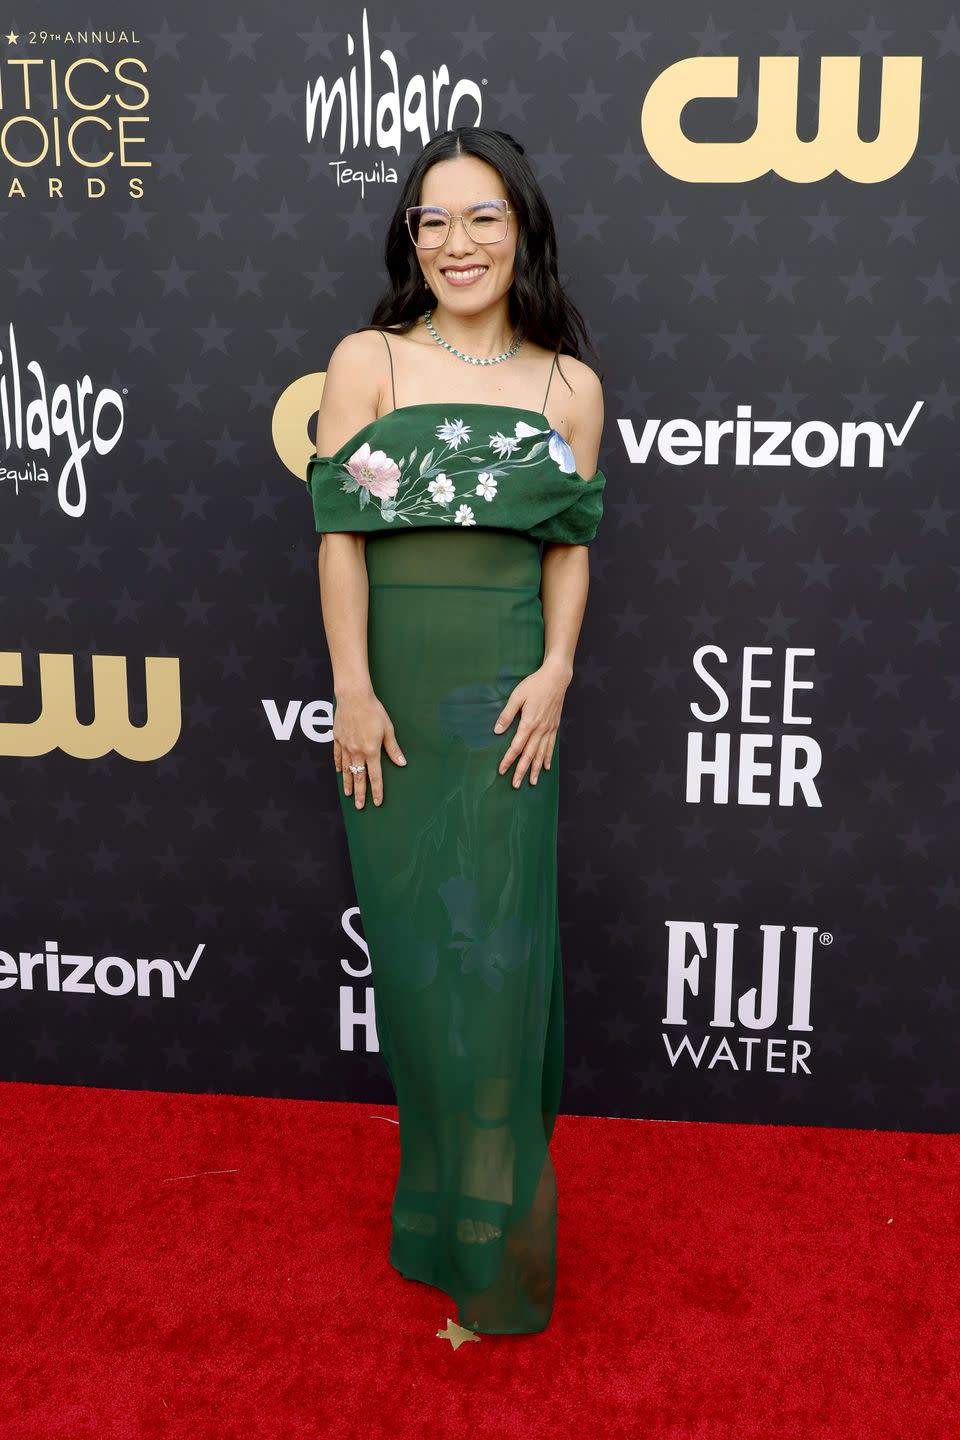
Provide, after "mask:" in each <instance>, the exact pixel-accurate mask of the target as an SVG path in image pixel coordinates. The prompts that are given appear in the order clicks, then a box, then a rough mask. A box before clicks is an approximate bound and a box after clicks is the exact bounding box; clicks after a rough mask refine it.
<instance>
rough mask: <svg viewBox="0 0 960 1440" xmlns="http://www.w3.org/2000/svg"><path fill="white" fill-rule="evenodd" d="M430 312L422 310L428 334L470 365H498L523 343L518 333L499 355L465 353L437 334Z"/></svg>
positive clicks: (513, 353)
mask: <svg viewBox="0 0 960 1440" xmlns="http://www.w3.org/2000/svg"><path fill="white" fill-rule="evenodd" d="M432 314H433V310H432V309H430V310H425V311H424V312H423V323H424V324H425V325H426V327H427V329H428V330H429V331H430V334H431V335H432V336H433V338H434V340H436V342H437V344H438V345H442V346H443V348H444V350H449V351H450V353H451V355H457V356H459V358H460V359H461V360H466V361H467V362H468V363H469V364H470V365H499V363H500V361H501V360H509V359H510V356H511V355H516V353H517V351H518V350H519V349H520V346H521V345H522V344H523V336H522V335H520V334H519V333H518V334H517V335H516V336H515V337H514V341H513V344H512V345H511V346H510V349H509V350H501V352H500V354H499V355H490V356H485V355H465V354H464V353H463V351H462V350H458V349H457V347H456V345H451V344H450V342H449V340H444V339H442V338H441V337H440V336H439V335H438V334H437V332H436V330H435V329H434V328H433V326H432V325H431V323H430V316H431V315H432Z"/></svg>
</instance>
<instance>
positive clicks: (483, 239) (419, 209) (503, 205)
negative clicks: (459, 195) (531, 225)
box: [405, 199, 515, 250]
mask: <svg viewBox="0 0 960 1440" xmlns="http://www.w3.org/2000/svg"><path fill="white" fill-rule="evenodd" d="M491 207H494V208H496V209H497V210H499V211H500V212H501V215H502V218H503V226H502V233H501V234H499V235H490V234H489V233H488V231H487V230H486V229H485V227H484V226H482V225H481V227H480V230H479V232H478V233H475V232H474V230H473V228H472V227H471V221H473V220H476V219H477V218H478V217H477V215H476V211H478V210H489V209H491ZM514 213H515V212H514V211H513V210H512V209H511V207H510V206H509V205H508V204H507V202H506V200H499V199H498V200H478V201H477V202H476V203H475V204H474V205H468V206H467V208H466V210H462V211H461V212H460V214H459V215H451V214H450V211H449V210H448V209H447V208H446V206H445V205H411V206H410V207H409V208H408V209H407V211H406V215H405V218H406V222H407V233H408V234H409V236H410V239H411V240H412V241H413V243H414V245H415V246H416V247H417V249H418V250H437V249H439V247H440V246H441V245H443V244H445V243H446V239H447V236H448V235H449V234H450V229H451V227H452V225H453V222H454V221H455V220H459V221H460V223H461V224H462V225H463V228H464V230H465V232H466V234H467V235H468V236H469V237H470V239H471V240H473V241H474V243H475V244H477V245H496V244H498V243H499V241H501V240H505V239H506V237H507V226H508V224H509V221H508V220H507V216H508V215H513V214H514ZM420 215H431V216H437V217H442V216H445V217H446V221H447V223H446V225H445V227H444V228H443V230H442V231H440V230H438V231H437V232H436V233H437V236H438V237H439V238H437V239H431V241H430V242H429V244H424V242H423V240H422V239H420V240H418V239H417V238H416V231H415V228H414V227H415V224H416V219H415V217H417V216H420Z"/></svg>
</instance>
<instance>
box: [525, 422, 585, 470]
mask: <svg viewBox="0 0 960 1440" xmlns="http://www.w3.org/2000/svg"><path fill="white" fill-rule="evenodd" d="M514 434H515V435H517V436H522V435H548V436H549V437H550V438H549V439H548V441H547V450H548V451H549V453H550V459H551V460H552V461H553V462H554V463H555V464H556V465H558V466H559V467H560V469H561V470H562V471H563V473H564V475H573V474H575V473H576V469H577V462H576V460H575V459H574V457H573V451H572V450H571V449H570V446H569V445H568V444H567V442H566V440H564V438H563V436H562V435H561V434H560V431H559V430H553V429H551V428H550V427H549V426H547V427H544V426H542V425H541V426H536V425H528V424H527V422H526V420H518V421H517V423H516V425H515V426H514Z"/></svg>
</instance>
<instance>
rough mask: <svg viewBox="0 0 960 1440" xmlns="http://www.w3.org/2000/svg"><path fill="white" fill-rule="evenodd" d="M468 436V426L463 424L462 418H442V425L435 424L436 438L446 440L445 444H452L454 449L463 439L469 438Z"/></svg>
mask: <svg viewBox="0 0 960 1440" xmlns="http://www.w3.org/2000/svg"><path fill="white" fill-rule="evenodd" d="M469 438H470V426H469V425H464V423H463V421H462V420H444V422H443V424H442V425H438V426H437V439H438V440H446V442H447V444H448V445H452V446H453V448H454V450H456V449H457V448H458V446H460V445H461V444H462V443H463V441H464V440H469Z"/></svg>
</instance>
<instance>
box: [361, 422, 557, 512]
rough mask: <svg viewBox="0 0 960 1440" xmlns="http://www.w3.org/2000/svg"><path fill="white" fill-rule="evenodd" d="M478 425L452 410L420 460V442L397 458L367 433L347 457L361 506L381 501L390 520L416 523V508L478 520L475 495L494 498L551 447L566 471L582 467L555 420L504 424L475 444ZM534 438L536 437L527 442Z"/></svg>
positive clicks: (489, 500) (487, 501) (551, 454)
mask: <svg viewBox="0 0 960 1440" xmlns="http://www.w3.org/2000/svg"><path fill="white" fill-rule="evenodd" d="M472 428H473V427H472V426H470V425H468V424H466V423H465V422H464V421H463V420H462V419H459V418H457V419H453V420H449V419H446V418H445V419H444V421H443V424H442V425H438V426H437V427H436V430H435V432H434V433H435V435H436V437H437V440H438V441H442V442H443V443H442V444H441V445H439V446H431V448H430V449H428V450H427V452H426V454H425V455H424V456H423V457H422V459H421V460H420V462H419V464H418V463H417V455H418V451H419V447H418V446H414V448H413V449H412V450H411V451H410V453H409V455H404V456H400V457H398V458H397V459H394V458H393V457H392V456H390V455H387V454H386V452H385V451H383V450H371V448H370V442H369V441H364V443H363V444H362V445H360V446H359V447H358V448H357V449H356V450H355V451H354V452H353V454H352V455H351V456H350V457H349V459H348V460H347V461H346V462H345V464H344V472H345V476H344V480H343V485H342V487H341V488H342V489H343V490H344V491H346V492H347V493H348V494H356V496H357V499H358V502H359V505H360V508H361V509H363V508H364V507H365V506H367V505H369V504H370V503H371V501H372V500H375V501H377V502H378V503H379V505H380V514H381V516H382V517H383V519H384V520H386V521H388V522H392V521H394V520H405V521H407V523H408V524H409V523H410V522H411V521H412V520H413V517H414V516H424V515H429V516H430V517H431V519H433V520H437V521H441V522H447V523H452V524H454V525H476V523H477V519H476V514H475V511H474V508H473V507H474V502H475V501H483V502H484V503H485V504H487V505H490V504H494V503H495V502H496V500H497V496H498V485H499V482H500V480H502V479H503V478H504V477H509V476H511V475H513V474H514V473H515V472H517V471H522V470H523V469H524V468H525V467H526V466H529V465H531V464H533V463H534V462H536V461H538V460H539V459H540V457H541V456H542V454H543V452H544V451H546V452H547V455H548V456H549V458H550V459H551V460H552V461H553V462H554V464H555V465H556V466H557V468H558V469H559V470H561V471H562V472H563V473H564V474H565V475H572V474H575V473H576V468H577V466H576V461H575V459H574V456H573V451H572V450H571V449H570V446H569V445H568V444H567V442H566V440H564V438H563V436H562V435H561V434H560V433H559V431H557V430H554V429H552V428H551V427H550V426H542V425H541V426H536V425H530V424H528V423H527V421H525V420H518V421H517V422H516V425H515V426H514V433H513V435H504V434H503V433H502V432H500V431H497V432H496V433H495V434H493V435H489V436H488V437H487V439H486V441H485V442H484V441H481V440H479V439H476V440H474V441H473V443H472V444H471V443H470V437H471V430H472ZM526 440H532V442H533V443H532V444H530V445H528V446H526V447H524V445H523V442H524V441H526ZM491 457H492V458H491ZM480 466H482V467H483V468H482V469H478V468H477V467H480ZM454 502H456V504H454Z"/></svg>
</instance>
